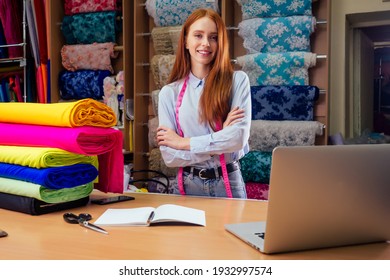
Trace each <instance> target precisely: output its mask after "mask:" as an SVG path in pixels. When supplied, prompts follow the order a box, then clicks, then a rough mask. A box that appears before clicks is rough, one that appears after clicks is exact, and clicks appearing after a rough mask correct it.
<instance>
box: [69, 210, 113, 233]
mask: <svg viewBox="0 0 390 280" xmlns="http://www.w3.org/2000/svg"><path fill="white" fill-rule="evenodd" d="M63 217H64V220H65V222H67V223H70V224H79V225H80V226H82V227H86V228H89V229H92V230H94V231H97V232H100V233H104V234H108V231H106V230H105V229H103V228H101V227H98V226H96V225H94V224H92V223H90V222H88V221H89V220H91V219H92V216H91V214H88V213H81V214H79V215H76V214H73V213H65V214H64V216H63Z"/></svg>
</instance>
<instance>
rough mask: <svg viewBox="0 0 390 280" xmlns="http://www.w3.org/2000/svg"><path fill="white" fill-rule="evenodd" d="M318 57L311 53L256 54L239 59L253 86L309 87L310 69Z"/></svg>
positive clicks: (238, 61) (239, 63)
mask: <svg viewBox="0 0 390 280" xmlns="http://www.w3.org/2000/svg"><path fill="white" fill-rule="evenodd" d="M316 59H317V55H316V54H314V53H310V52H286V53H256V54H248V55H243V56H240V57H237V63H238V65H239V66H240V67H241V68H242V70H243V71H244V72H246V73H247V74H248V76H249V81H250V84H251V86H263V85H278V86H279V85H309V71H308V70H309V68H310V67H313V66H315V65H316V62H317V61H316Z"/></svg>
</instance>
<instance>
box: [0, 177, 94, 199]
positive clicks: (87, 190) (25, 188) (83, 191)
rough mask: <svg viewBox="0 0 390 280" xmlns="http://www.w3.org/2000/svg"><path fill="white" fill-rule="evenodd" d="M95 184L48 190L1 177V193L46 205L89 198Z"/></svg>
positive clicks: (36, 185)
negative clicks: (28, 198)
mask: <svg viewBox="0 0 390 280" xmlns="http://www.w3.org/2000/svg"><path fill="white" fill-rule="evenodd" d="M92 190H93V183H92V182H91V183H88V184H85V185H81V186H77V187H73V188H64V189H56V190H54V189H48V188H45V187H43V186H41V185H38V184H33V183H30V182H24V181H20V180H14V179H8V178H2V177H0V192H3V193H8V194H14V195H21V196H27V197H32V198H36V199H38V200H41V201H44V202H46V203H60V202H68V201H73V200H77V199H80V198H83V197H86V196H89V195H90V194H91V192H92Z"/></svg>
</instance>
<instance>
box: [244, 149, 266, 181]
mask: <svg viewBox="0 0 390 280" xmlns="http://www.w3.org/2000/svg"><path fill="white" fill-rule="evenodd" d="M271 163H272V152H262V151H250V152H249V153H247V154H246V155H245V156H244V157H243V158H241V159H240V164H241V173H242V177H243V179H244V182H256V183H263V184H269V179H270V176H271Z"/></svg>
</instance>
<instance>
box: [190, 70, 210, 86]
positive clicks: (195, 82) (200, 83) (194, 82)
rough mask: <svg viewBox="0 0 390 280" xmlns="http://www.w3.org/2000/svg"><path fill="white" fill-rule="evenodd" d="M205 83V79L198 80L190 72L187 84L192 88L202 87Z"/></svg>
mask: <svg viewBox="0 0 390 280" xmlns="http://www.w3.org/2000/svg"><path fill="white" fill-rule="evenodd" d="M205 81H206V77H205V78H203V79H199V78H197V77H196V76H194V74H192V72H190V75H189V79H188V82H189V84H190V85H191V86H192V87H193V88H198V87H203V86H204V83H205Z"/></svg>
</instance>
